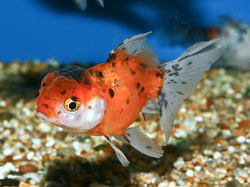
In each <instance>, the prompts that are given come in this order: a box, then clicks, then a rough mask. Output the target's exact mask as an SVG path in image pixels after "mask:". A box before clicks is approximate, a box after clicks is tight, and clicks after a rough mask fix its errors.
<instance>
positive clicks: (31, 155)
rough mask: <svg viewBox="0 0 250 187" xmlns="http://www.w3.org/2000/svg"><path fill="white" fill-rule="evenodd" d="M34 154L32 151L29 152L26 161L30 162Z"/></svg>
mask: <svg viewBox="0 0 250 187" xmlns="http://www.w3.org/2000/svg"><path fill="white" fill-rule="evenodd" d="M34 155H35V153H34V152H33V151H30V152H29V153H28V154H27V159H28V160H31V159H32V158H33V157H34Z"/></svg>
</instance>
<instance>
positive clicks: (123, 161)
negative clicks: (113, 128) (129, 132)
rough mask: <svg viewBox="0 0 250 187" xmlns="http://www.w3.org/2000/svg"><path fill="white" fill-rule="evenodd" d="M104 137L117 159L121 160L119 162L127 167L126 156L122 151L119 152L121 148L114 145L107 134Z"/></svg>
mask: <svg viewBox="0 0 250 187" xmlns="http://www.w3.org/2000/svg"><path fill="white" fill-rule="evenodd" d="M105 138H106V140H107V141H108V143H109V144H110V145H111V147H112V148H113V149H114V151H115V153H116V156H117V158H118V160H119V161H120V162H121V164H122V165H123V166H124V167H127V166H128V165H129V161H128V159H127V158H126V156H125V155H124V154H123V152H121V150H120V149H118V148H117V147H116V145H115V144H114V143H113V142H112V140H111V138H110V137H109V136H105Z"/></svg>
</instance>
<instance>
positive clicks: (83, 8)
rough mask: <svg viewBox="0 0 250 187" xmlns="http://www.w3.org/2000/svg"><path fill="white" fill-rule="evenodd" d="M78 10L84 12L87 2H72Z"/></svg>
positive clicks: (76, 0) (77, 0)
mask: <svg viewBox="0 0 250 187" xmlns="http://www.w3.org/2000/svg"><path fill="white" fill-rule="evenodd" d="M73 2H74V3H75V5H76V6H77V8H78V9H80V10H82V11H84V10H85V9H86V8H87V0H73Z"/></svg>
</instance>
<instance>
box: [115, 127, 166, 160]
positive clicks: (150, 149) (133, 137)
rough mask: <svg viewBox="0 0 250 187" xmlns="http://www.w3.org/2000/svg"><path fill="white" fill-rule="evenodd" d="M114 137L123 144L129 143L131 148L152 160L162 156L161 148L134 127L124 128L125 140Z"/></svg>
mask: <svg viewBox="0 0 250 187" xmlns="http://www.w3.org/2000/svg"><path fill="white" fill-rule="evenodd" d="M114 137H115V138H116V139H118V140H120V141H122V142H124V143H130V145H131V146H133V147H134V148H135V149H137V150H138V151H140V152H141V153H143V154H145V155H148V156H151V157H154V158H160V157H162V156H163V150H162V148H161V147H160V146H159V145H157V144H155V142H154V141H153V140H151V139H150V138H149V137H147V136H146V135H145V134H143V133H142V132H141V131H140V130H139V129H138V128H136V127H131V128H126V138H124V137H122V136H119V135H114Z"/></svg>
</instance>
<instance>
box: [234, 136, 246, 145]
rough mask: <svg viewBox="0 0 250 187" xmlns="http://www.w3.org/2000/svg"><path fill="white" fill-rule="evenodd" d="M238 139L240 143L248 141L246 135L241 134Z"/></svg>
mask: <svg viewBox="0 0 250 187" xmlns="http://www.w3.org/2000/svg"><path fill="white" fill-rule="evenodd" d="M236 140H237V142H239V143H243V142H245V141H246V138H245V137H244V136H240V137H238V138H237V139H236Z"/></svg>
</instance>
